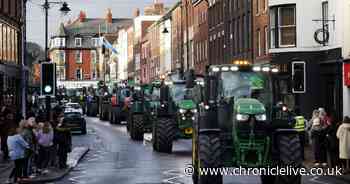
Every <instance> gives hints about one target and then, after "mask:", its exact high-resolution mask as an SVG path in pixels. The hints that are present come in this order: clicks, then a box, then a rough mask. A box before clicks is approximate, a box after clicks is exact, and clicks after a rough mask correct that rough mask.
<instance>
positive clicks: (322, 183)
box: [309, 176, 330, 184]
mask: <svg viewBox="0 0 350 184" xmlns="http://www.w3.org/2000/svg"><path fill="white" fill-rule="evenodd" d="M318 179H319V177H318V176H315V177H313V178H311V179H310V180H309V181H311V182H314V183H320V184H330V183H327V182H324V181H319V180H318Z"/></svg>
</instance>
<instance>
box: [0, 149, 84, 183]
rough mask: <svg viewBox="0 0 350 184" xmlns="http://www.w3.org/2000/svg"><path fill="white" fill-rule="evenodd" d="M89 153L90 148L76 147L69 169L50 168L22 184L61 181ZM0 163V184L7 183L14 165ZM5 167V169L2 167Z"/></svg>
mask: <svg viewBox="0 0 350 184" xmlns="http://www.w3.org/2000/svg"><path fill="white" fill-rule="evenodd" d="M88 151H89V148H88V147H82V146H79V147H74V148H73V150H72V152H71V153H69V155H68V160H67V164H68V168H67V169H57V168H49V169H48V171H49V172H48V173H47V174H41V175H38V176H36V177H33V178H30V179H28V180H26V181H23V182H20V183H47V182H53V181H57V180H60V179H62V178H63V177H64V176H66V175H67V174H68V173H69V172H70V171H72V170H73V169H74V168H75V167H76V166H77V164H78V163H79V161H81V159H82V158H83V157H84V156H85V155H86V154H87V153H88ZM0 163H1V164H0V165H1V166H0V183H5V182H6V180H7V178H8V176H9V174H10V172H11V170H12V168H13V165H12V164H10V163H11V162H6V164H3V163H2V162H0ZM3 165H4V167H2V166H3ZM2 168H3V169H2Z"/></svg>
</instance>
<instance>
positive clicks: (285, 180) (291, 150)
mask: <svg viewBox="0 0 350 184" xmlns="http://www.w3.org/2000/svg"><path fill="white" fill-rule="evenodd" d="M277 140H278V142H277V144H278V150H279V163H280V165H281V166H282V167H287V166H289V167H291V166H293V167H296V168H297V167H301V163H302V157H301V145H300V141H299V136H298V135H297V134H289V135H279V136H278V137H277ZM275 184H301V175H288V176H287V175H285V176H282V175H279V176H276V180H275Z"/></svg>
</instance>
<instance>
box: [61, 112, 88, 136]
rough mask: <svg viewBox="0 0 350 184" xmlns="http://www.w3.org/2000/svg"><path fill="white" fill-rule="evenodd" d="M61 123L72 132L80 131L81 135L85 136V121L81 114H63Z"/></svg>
mask: <svg viewBox="0 0 350 184" xmlns="http://www.w3.org/2000/svg"><path fill="white" fill-rule="evenodd" d="M63 123H64V124H65V125H66V126H67V127H68V128H70V129H71V131H72V132H75V131H80V133H81V134H83V135H85V134H86V132H87V131H86V120H85V118H84V117H83V115H82V113H81V112H77V111H69V110H68V111H67V109H66V110H65V112H64V120H63Z"/></svg>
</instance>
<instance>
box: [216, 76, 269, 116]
mask: <svg viewBox="0 0 350 184" xmlns="http://www.w3.org/2000/svg"><path fill="white" fill-rule="evenodd" d="M221 78H222V89H223V90H222V93H223V95H224V96H225V97H235V99H239V98H255V99H257V100H259V101H260V102H261V103H263V104H264V105H265V107H266V108H267V110H268V111H269V110H271V108H272V88H271V82H270V78H269V76H268V75H267V74H265V73H257V72H222V74H221Z"/></svg>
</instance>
